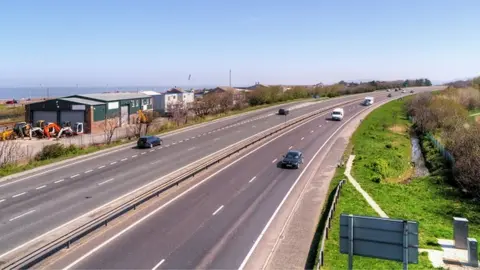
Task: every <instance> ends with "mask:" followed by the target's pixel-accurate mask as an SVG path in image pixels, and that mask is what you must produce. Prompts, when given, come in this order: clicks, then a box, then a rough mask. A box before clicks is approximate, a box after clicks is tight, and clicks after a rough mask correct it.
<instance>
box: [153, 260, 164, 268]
mask: <svg viewBox="0 0 480 270" xmlns="http://www.w3.org/2000/svg"><path fill="white" fill-rule="evenodd" d="M164 262H165V259H162V260H161V261H160V262H159V263H157V265H155V266H154V267H153V268H152V270H157V268H158V267H160V265H162V264H163V263H164Z"/></svg>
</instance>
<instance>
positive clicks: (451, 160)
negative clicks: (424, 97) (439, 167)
mask: <svg viewBox="0 0 480 270" xmlns="http://www.w3.org/2000/svg"><path fill="white" fill-rule="evenodd" d="M408 119H409V120H410V122H412V123H415V117H413V116H408ZM425 137H427V138H428V140H430V142H432V144H433V145H434V146H435V148H436V149H437V150H438V151H439V152H440V153H441V154H442V156H443V158H444V159H445V160H446V161H448V162H449V164H450V166H451V167H452V168H455V158H454V157H453V155H452V153H450V152H449V151H448V150H447V149H445V146H443V144H442V143H440V142H439V141H438V140H437V139H436V138H435V136H433V135H432V134H431V133H427V134H426V135H425Z"/></svg>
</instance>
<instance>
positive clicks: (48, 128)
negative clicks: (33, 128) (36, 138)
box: [43, 123, 62, 138]
mask: <svg viewBox="0 0 480 270" xmlns="http://www.w3.org/2000/svg"><path fill="white" fill-rule="evenodd" d="M60 130H62V129H61V128H60V127H59V126H58V125H57V124H55V123H48V124H47V125H44V128H43V134H44V135H45V136H46V137H47V138H50V137H51V136H52V135H55V134H58V133H60Z"/></svg>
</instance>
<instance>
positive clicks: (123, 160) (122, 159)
mask: <svg viewBox="0 0 480 270" xmlns="http://www.w3.org/2000/svg"><path fill="white" fill-rule="evenodd" d="M127 159H128V158H124V159H122V160H120V161H125V160H127Z"/></svg>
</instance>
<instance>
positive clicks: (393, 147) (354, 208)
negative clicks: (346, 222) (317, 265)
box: [323, 100, 480, 269]
mask: <svg viewBox="0 0 480 270" xmlns="http://www.w3.org/2000/svg"><path fill="white" fill-rule="evenodd" d="M404 102H405V101H403V100H396V101H392V102H390V103H387V104H386V105H383V106H382V107H380V108H378V109H377V110H375V111H373V112H372V113H370V115H369V116H368V117H367V118H366V119H365V120H364V121H363V122H362V124H361V125H360V126H359V128H358V129H357V130H356V132H355V133H354V135H353V136H352V139H351V144H352V145H353V146H354V147H353V150H352V152H353V154H355V155H356V159H355V162H354V166H353V169H352V175H353V177H354V178H355V179H356V180H357V181H358V182H359V183H360V185H361V186H362V188H363V189H364V190H365V191H366V192H367V193H369V194H370V196H371V197H372V198H373V199H374V200H375V201H376V202H377V203H378V204H379V205H380V207H381V208H382V209H383V210H384V211H385V212H386V213H387V215H389V216H390V217H391V218H399V219H408V220H415V221H418V222H419V229H420V235H419V240H420V248H428V249H440V247H439V246H438V244H437V239H438V238H444V239H452V237H453V227H452V218H453V217H454V216H460V217H466V218H467V219H468V220H469V221H470V223H469V236H470V237H474V238H477V239H480V226H479V224H480V205H478V203H475V202H474V201H472V200H470V199H468V198H465V197H464V196H463V195H462V194H461V193H460V192H459V189H458V188H457V187H456V186H455V185H452V182H451V181H449V175H450V173H449V171H448V169H447V167H446V165H445V162H444V161H443V159H442V157H441V156H440V155H439V153H438V151H437V150H436V149H435V148H434V147H433V145H432V144H431V143H430V142H429V141H427V140H425V139H424V138H422V150H423V152H424V156H425V157H426V164H427V166H428V168H429V170H430V172H431V175H430V176H427V177H421V178H414V177H413V168H412V167H411V163H410V160H411V142H410V135H409V134H410V133H409V126H410V123H409V122H408V120H407V118H406V112H405V107H404V105H405V103H404ZM347 151H349V150H348V149H347ZM337 171H340V169H337ZM342 178H343V176H341V177H338V175H337V178H336V179H333V181H332V183H331V185H330V189H333V188H334V187H335V186H336V185H337V184H338V181H339V180H340V179H342ZM341 213H351V214H357V215H369V216H376V213H375V212H374V211H373V209H372V208H371V207H370V206H369V205H368V204H367V202H366V201H365V200H364V199H363V197H361V196H360V194H359V193H358V192H357V191H356V190H355V188H354V187H353V186H352V185H351V184H350V183H346V184H345V185H344V186H343V188H342V191H341V196H340V198H339V202H338V206H337V210H336V212H335V218H334V220H333V221H332V227H331V229H330V232H329V236H330V238H329V239H328V240H327V242H326V245H325V258H324V259H325V260H324V261H325V264H324V267H323V268H324V269H345V268H347V263H348V256H347V255H343V254H340V252H339V242H338V240H339V217H340V214H341ZM326 214H327V213H326V211H324V215H326ZM419 258H420V260H419V264H417V265H413V264H412V265H410V267H411V268H412V269H432V268H433V267H432V266H431V264H430V262H429V260H428V256H427V254H426V253H424V254H420V257H419ZM354 267H355V268H356V269H400V268H401V263H397V262H392V261H384V260H377V259H372V258H363V257H355V258H354Z"/></svg>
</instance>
